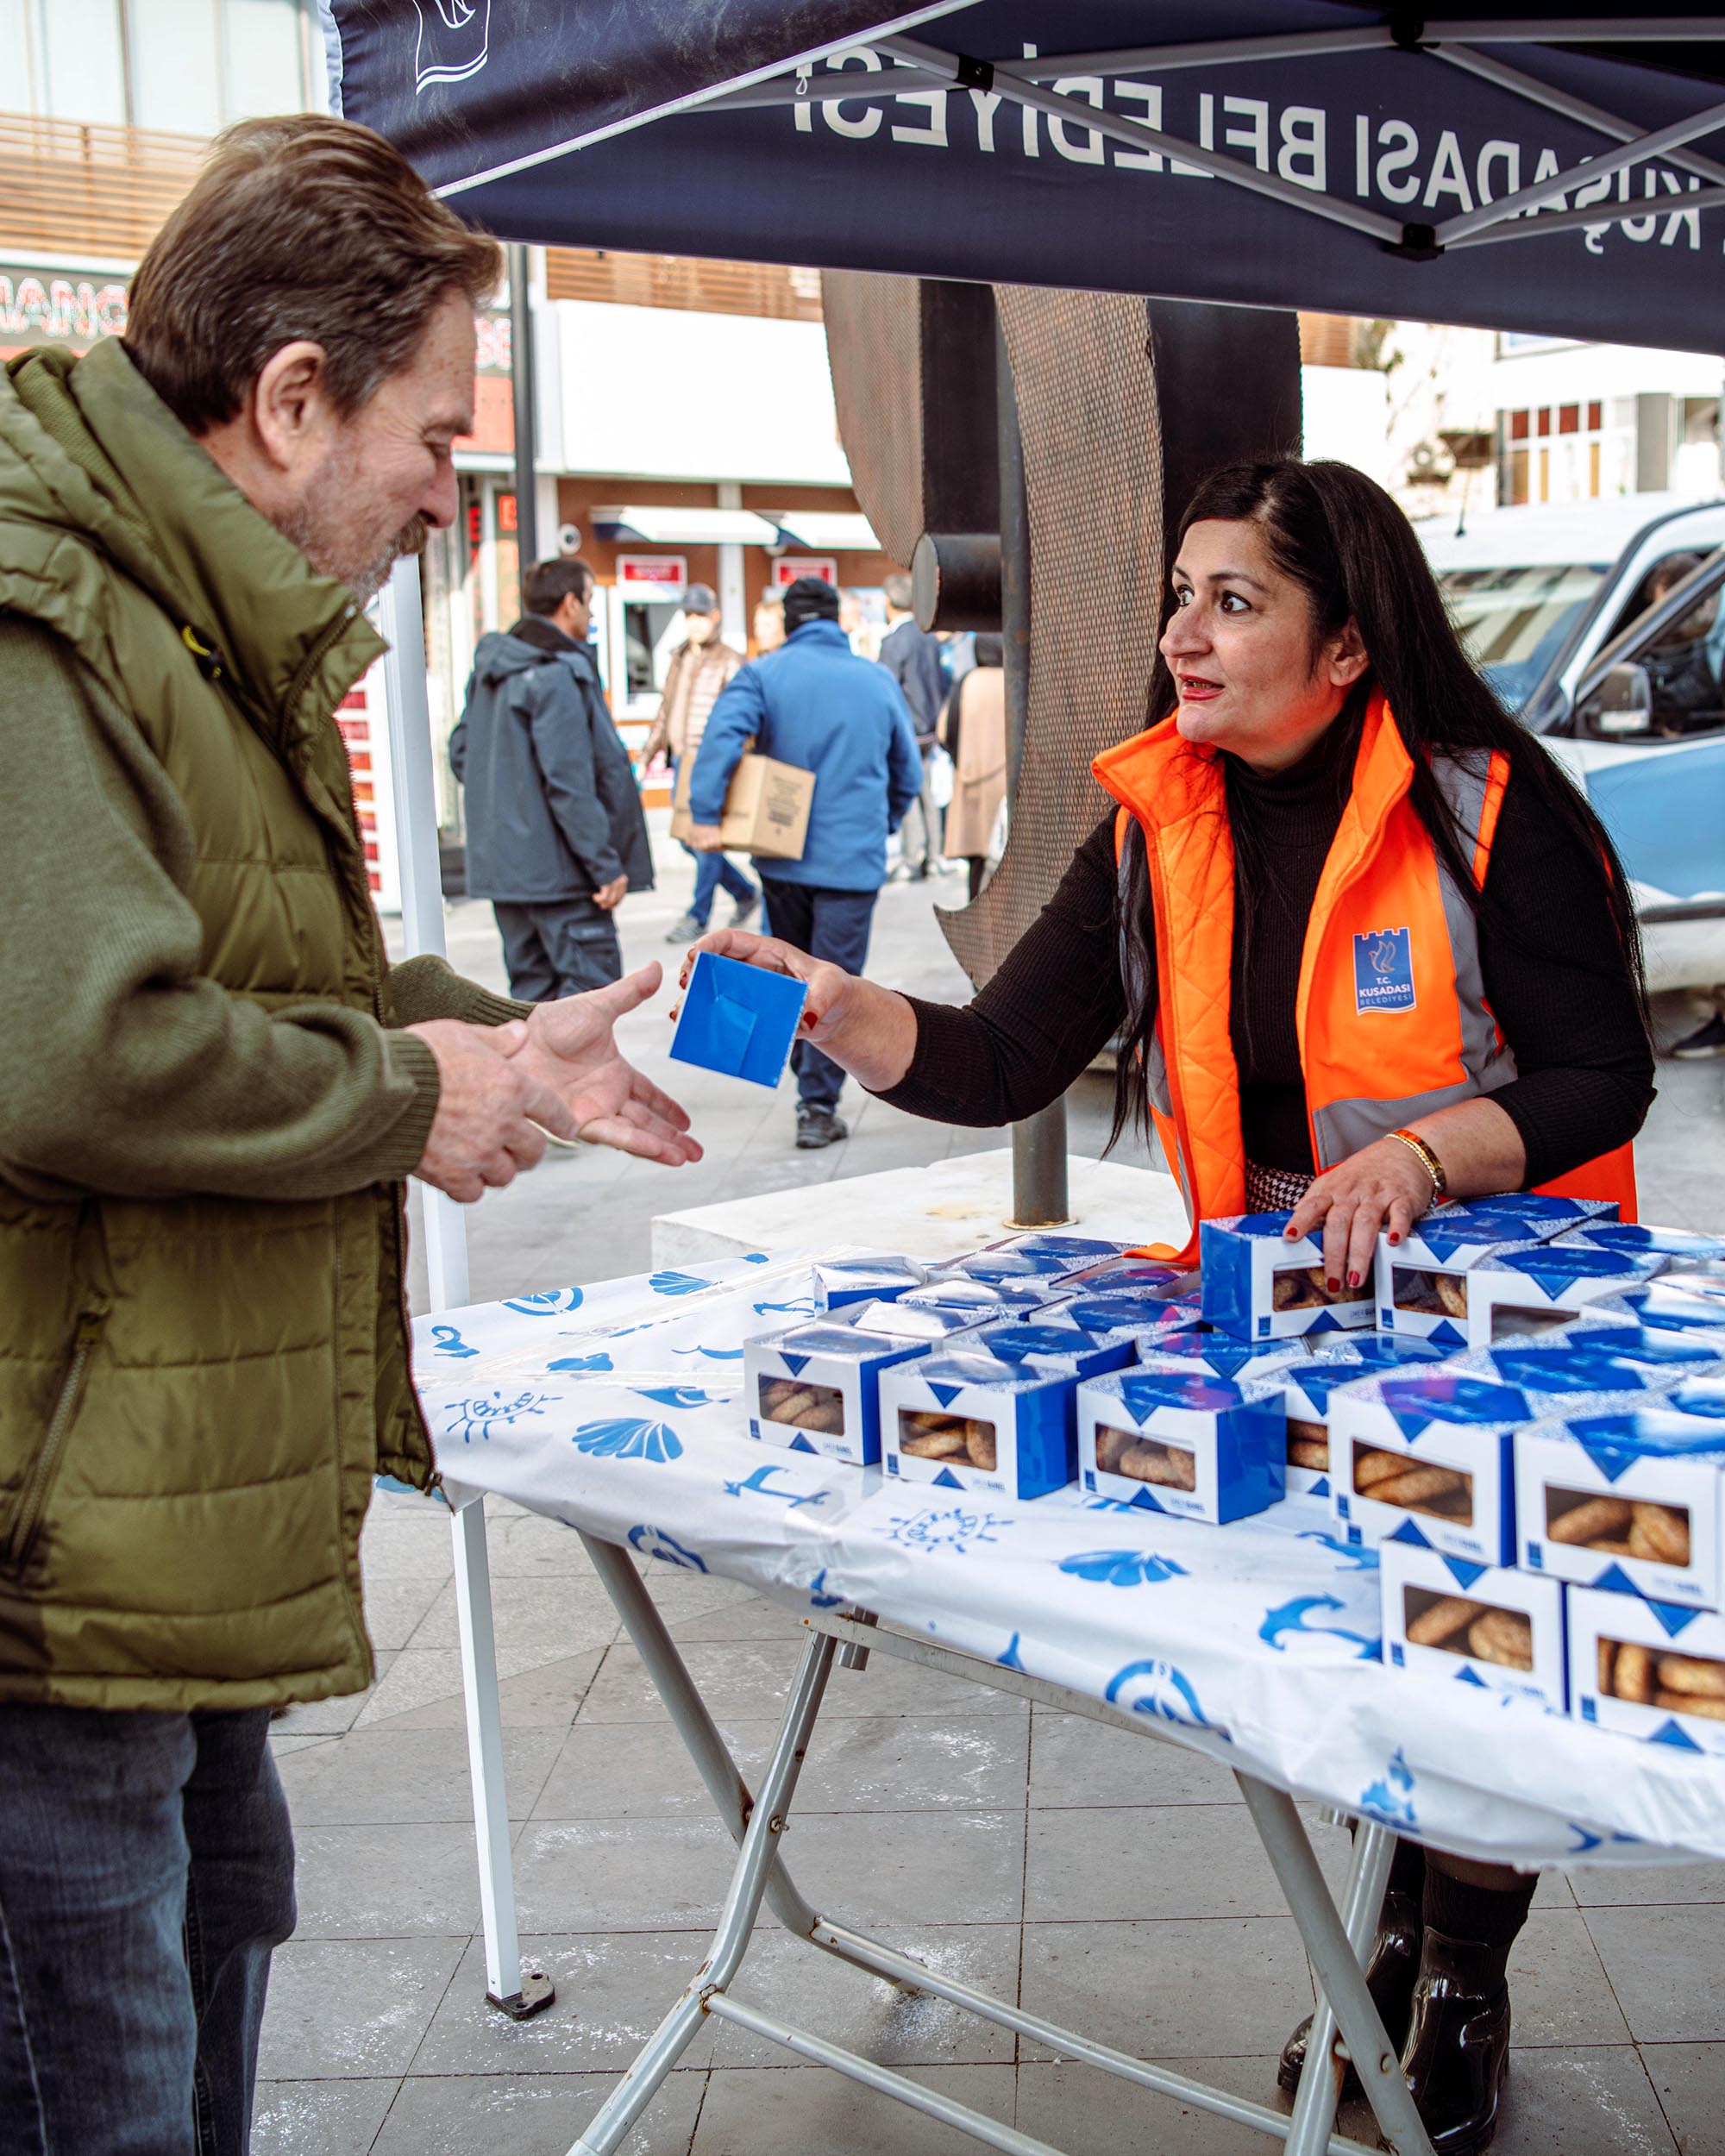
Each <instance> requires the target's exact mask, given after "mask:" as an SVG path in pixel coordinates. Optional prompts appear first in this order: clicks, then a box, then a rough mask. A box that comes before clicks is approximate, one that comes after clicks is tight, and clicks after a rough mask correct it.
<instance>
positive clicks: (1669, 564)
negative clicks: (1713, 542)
mask: <svg viewBox="0 0 1725 2156" xmlns="http://www.w3.org/2000/svg"><path fill="white" fill-rule="evenodd" d="M1711 552H1712V548H1710V547H1680V548H1675V549H1674V550H1673V551H1672V552H1671V553H1668V554H1662V555H1660V556H1659V560H1658V561H1655V562H1653V564H1651V566H1650V567H1648V569H1647V573H1646V574H1645V575H1643V576H1642V577H1641V578H1640V580H1639V581H1638V582H1637V583H1636V586H1635V588H1634V591H1633V592H1631V593H1630V594H1629V597H1628V600H1627V601H1626V602H1625V603H1624V605H1622V607H1620V608H1619V609H1618V612H1617V617H1616V619H1615V621H1614V622H1613V623H1612V624H1611V627H1610V630H1609V634H1608V635H1607V636H1606V637H1605V640H1604V641H1605V642H1607V643H1609V642H1611V641H1612V639H1613V638H1614V637H1617V636H1622V633H1623V631H1624V630H1626V629H1627V628H1628V626H1629V624H1631V623H1632V622H1634V621H1637V620H1639V619H1640V617H1641V616H1642V615H1643V614H1645V613H1646V612H1647V609H1648V608H1649V607H1650V606H1651V605H1653V604H1654V602H1655V601H1656V600H1658V599H1663V598H1664V597H1665V593H1666V592H1669V591H1670V590H1671V589H1672V586H1673V585H1677V584H1680V583H1681V582H1682V581H1683V580H1684V577H1686V576H1687V575H1688V574H1689V573H1690V571H1691V569H1693V568H1696V567H1698V566H1699V565H1700V563H1701V562H1703V561H1705V560H1706V558H1707V556H1708V555H1709V554H1710V553H1711Z"/></svg>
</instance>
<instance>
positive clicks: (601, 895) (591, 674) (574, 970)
mask: <svg viewBox="0 0 1725 2156" xmlns="http://www.w3.org/2000/svg"><path fill="white" fill-rule="evenodd" d="M592 597H593V571H592V570H591V569H590V568H589V567H587V565H586V562H585V561H541V562H540V563H538V564H537V566H536V567H533V568H531V569H530V570H529V571H528V573H527V575H526V578H525V580H524V599H525V601H526V605H527V611H526V612H525V613H524V615H523V616H522V617H521V619H520V620H519V621H518V622H517V623H516V624H515V626H514V627H513V628H512V629H511V630H508V631H507V633H506V634H505V633H499V632H493V633H492V634H491V635H489V636H481V637H480V643H479V649H478V650H477V651H476V652H475V653H474V672H473V679H472V680H470V681H469V682H468V684H467V709H466V710H465V711H463V712H462V714H461V724H459V725H458V726H457V727H456V729H455V732H454V734H453V735H452V736H450V739H449V761H450V762H451V764H453V765H454V767H455V776H456V777H457V778H458V779H459V780H461V782H462V783H463V785H464V786H465V787H466V788H467V892H468V895H469V896H470V897H472V898H475V899H490V900H491V902H492V912H493V913H495V914H496V916H497V925H498V929H499V932H500V933H501V935H502V937H503V950H504V957H505V961H506V962H507V964H508V967H509V985H510V991H511V993H512V994H513V995H515V996H516V997H517V998H518V999H519V1000H521V1001H522V1002H524V1003H544V1002H549V1001H552V1000H555V998H557V997H559V996H567V995H574V994H575V993H578V992H579V991H580V990H581V989H583V988H602V987H605V984H606V983H607V982H608V981H618V980H620V979H621V978H622V976H623V951H622V947H621V946H620V944H619V943H618V940H617V921H616V918H615V917H616V912H617V908H618V906H619V905H620V904H621V902H622V900H623V898H624V894H625V893H628V892H630V891H650V890H651V889H652V887H653V856H652V849H651V847H650V846H649V843H648V837H647V818H646V817H645V815H644V813H643V811H642V807H641V795H640V792H639V789H638V788H637V786H636V783H635V774H634V772H633V770H632V769H631V768H630V761H629V752H628V750H627V749H625V748H624V745H623V743H622V741H621V739H620V738H619V736H618V731H617V728H616V726H615V725H614V724H612V717H611V713H610V712H609V711H607V710H606V708H605V698H604V696H603V694H602V693H601V692H600V689H599V674H598V672H597V670H596V669H595V667H594V666H593V661H592V659H591V658H590V657H589V655H588V654H587V650H586V636H587V625H588V622H589V619H590V602H591V599H592Z"/></svg>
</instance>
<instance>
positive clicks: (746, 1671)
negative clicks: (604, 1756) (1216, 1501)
mask: <svg viewBox="0 0 1725 2156" xmlns="http://www.w3.org/2000/svg"><path fill="white" fill-rule="evenodd" d="M801 1655H802V1647H801V1645H800V1644H798V1643H797V1642H796V1641H794V1640H789V1639H787V1640H775V1639H766V1640H758V1641H743V1642H739V1643H732V1644H729V1645H717V1644H713V1645H707V1644H704V1643H702V1642H699V1641H693V1642H691V1643H690V1644H689V1645H688V1650H687V1652H686V1653H685V1654H684V1656H683V1660H684V1661H685V1663H687V1665H688V1670H689V1674H690V1675H691V1676H692V1677H693V1679H694V1681H695V1683H696V1684H697V1685H698V1686H699V1689H700V1691H701V1693H702V1695H703V1696H704V1697H705V1699H706V1703H707V1706H708V1708H709V1709H710V1710H711V1712H712V1714H713V1715H714V1717H715V1718H716V1719H717V1720H719V1721H733V1720H769V1721H775V1722H776V1721H777V1720H779V1719H780V1717H781V1715H782V1714H783V1712H784V1706H785V1698H786V1695H787V1693H788V1691H789V1689H790V1685H791V1679H792V1677H793V1676H794V1675H795V1673H796V1667H797V1664H798V1662H799V1660H800V1658H801ZM664 1711H665V1710H664V1708H663V1707H662V1705H661V1703H660V1701H659V1695H658V1694H657V1693H656V1692H655V1690H654V1689H653V1683H652V1680H651V1678H650V1677H649V1676H648V1675H647V1672H646V1670H644V1669H643V1667H642V1666H641V1658H640V1657H639V1656H638V1655H637V1653H636V1651H635V1650H634V1648H633V1647H630V1646H621V1645H619V1646H615V1647H612V1649H611V1650H610V1651H609V1652H608V1653H607V1654H606V1656H605V1666H604V1668H603V1669H602V1670H600V1671H599V1677H598V1678H597V1680H596V1681H595V1683H594V1684H593V1689H592V1690H591V1691H590V1692H589V1693H588V1694H587V1696H586V1700H585V1702H583V1704H582V1707H581V1716H580V1718H581V1720H583V1721H584V1722H593V1721H613V1722H618V1721H653V1720H656V1719H657V1718H658V1717H660V1716H661V1715H662V1714H664ZM821 1713H822V1714H823V1715H844V1714H917V1715H921V1714H946V1715H950V1714H1010V1715H1016V1716H1019V1717H1022V1718H1026V1719H1027V1718H1028V1714H1029V1710H1028V1708H1026V1705H1025V1703H1024V1702H1023V1701H1022V1700H1017V1699H1013V1698H1012V1697H1011V1696H1010V1695H1008V1694H1007V1693H1005V1692H994V1691H990V1690H989V1689H988V1688H987V1687H985V1686H983V1685H980V1684H972V1683H969V1682H967V1680H966V1679H964V1678H963V1677H939V1676H936V1675H935V1674H934V1673H933V1672H931V1671H929V1670H914V1669H912V1668H911V1667H910V1666H909V1665H908V1664H906V1663H903V1662H895V1661H894V1660H892V1659H891V1658H889V1657H888V1656H886V1655H882V1654H876V1655H874V1656H872V1657H871V1658H870V1659H869V1667H868V1669H867V1670H834V1671H833V1673H832V1677H831V1681H830V1683H828V1685H827V1689H826V1698H825V1702H824V1704H823V1706H822V1708H821Z"/></svg>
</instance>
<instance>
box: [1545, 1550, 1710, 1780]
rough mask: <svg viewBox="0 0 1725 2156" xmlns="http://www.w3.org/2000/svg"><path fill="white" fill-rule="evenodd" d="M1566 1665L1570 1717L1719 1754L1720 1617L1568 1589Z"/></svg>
mask: <svg viewBox="0 0 1725 2156" xmlns="http://www.w3.org/2000/svg"><path fill="white" fill-rule="evenodd" d="M1569 1670H1570V1710H1569V1711H1570V1713H1571V1714H1572V1715H1573V1716H1574V1717H1575V1718H1576V1720H1578V1721H1584V1722H1590V1723H1592V1724H1593V1726H1594V1727H1596V1728H1597V1729H1610V1730H1615V1731H1616V1732H1617V1733H1618V1734H1619V1735H1621V1736H1625V1737H1638V1738H1640V1739H1641V1741H1642V1742H1643V1743H1644V1744H1656V1745H1675V1746H1676V1747H1677V1748H1678V1750H1679V1751H1683V1752H1715V1753H1721V1754H1725V1616H1720V1615H1718V1614H1716V1613H1714V1612H1713V1611H1710V1610H1707V1611H1703V1610H1695V1609H1680V1608H1676V1607H1674V1606H1673V1605H1672V1603H1670V1602H1649V1601H1643V1600H1642V1599H1641V1597H1640V1595H1603V1594H1599V1593H1597V1592H1596V1591H1594V1590H1593V1589H1589V1588H1585V1587H1572V1588H1571V1589H1570V1590H1569Z"/></svg>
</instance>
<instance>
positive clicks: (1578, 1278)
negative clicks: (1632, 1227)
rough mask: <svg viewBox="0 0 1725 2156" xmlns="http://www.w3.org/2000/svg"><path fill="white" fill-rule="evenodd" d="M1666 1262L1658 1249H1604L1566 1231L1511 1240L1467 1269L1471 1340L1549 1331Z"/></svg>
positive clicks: (1640, 1282)
mask: <svg viewBox="0 0 1725 2156" xmlns="http://www.w3.org/2000/svg"><path fill="white" fill-rule="evenodd" d="M1666 1262H1667V1261H1666V1260H1665V1258H1663V1257H1660V1256H1659V1254H1658V1252H1657V1251H1642V1252H1639V1253H1638V1252H1635V1251H1631V1250H1600V1249H1598V1248H1596V1246H1593V1245H1590V1244H1584V1243H1582V1242H1580V1241H1579V1240H1578V1239H1572V1238H1570V1237H1569V1236H1566V1235H1560V1236H1559V1237H1558V1238H1556V1239H1555V1241H1553V1242H1549V1243H1514V1244H1509V1245H1507V1246H1506V1247H1505V1248H1503V1249H1502V1250H1495V1251H1494V1252H1493V1253H1492V1254H1491V1255H1490V1257H1486V1258H1483V1259H1482V1260H1481V1261H1480V1263H1478V1264H1477V1265H1476V1266H1474V1267H1473V1268H1472V1269H1471V1270H1470V1272H1469V1274H1468V1276H1467V1296H1468V1302H1467V1332H1468V1339H1469V1342H1470V1344H1471V1345H1472V1346H1475V1347H1484V1346H1486V1345H1488V1344H1490V1343H1491V1342H1493V1341H1496V1340H1506V1339H1513V1338H1516V1337H1517V1336H1518V1335H1519V1336H1526V1335H1528V1334H1534V1333H1540V1332H1549V1331H1550V1330H1551V1329H1552V1328H1553V1326H1559V1325H1561V1324H1563V1322H1564V1321H1565V1319H1567V1318H1572V1317H1575V1316H1577V1315H1578V1314H1579V1313H1581V1312H1582V1311H1584V1310H1585V1309H1586V1307H1587V1306H1588V1304H1589V1303H1590V1302H1597V1301H1598V1300H1599V1299H1600V1298H1601V1297H1602V1296H1603V1295H1615V1294H1621V1293H1622V1290H1623V1289H1624V1288H1640V1287H1645V1286H1646V1284H1647V1282H1648V1281H1650V1280H1652V1279H1653V1277H1654V1275H1656V1274H1659V1273H1662V1272H1663V1271H1664V1270H1665V1265H1666Z"/></svg>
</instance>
